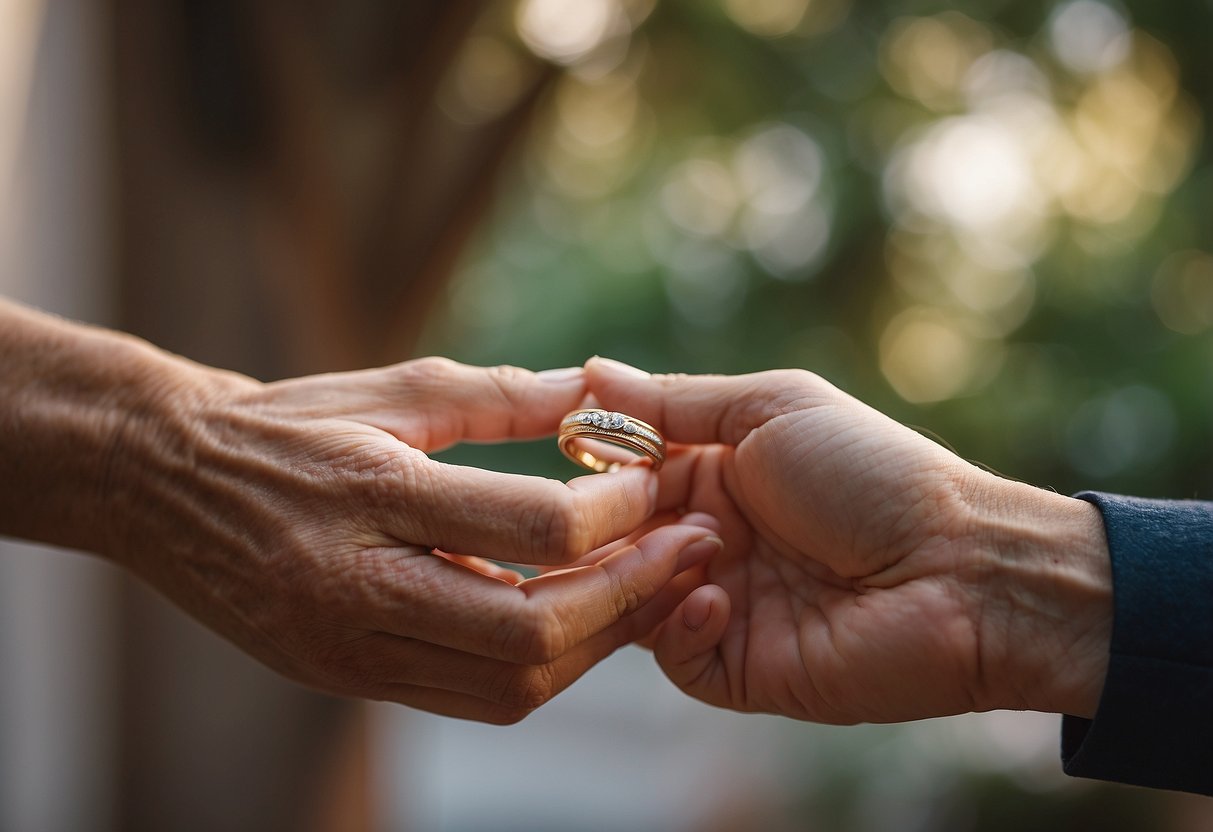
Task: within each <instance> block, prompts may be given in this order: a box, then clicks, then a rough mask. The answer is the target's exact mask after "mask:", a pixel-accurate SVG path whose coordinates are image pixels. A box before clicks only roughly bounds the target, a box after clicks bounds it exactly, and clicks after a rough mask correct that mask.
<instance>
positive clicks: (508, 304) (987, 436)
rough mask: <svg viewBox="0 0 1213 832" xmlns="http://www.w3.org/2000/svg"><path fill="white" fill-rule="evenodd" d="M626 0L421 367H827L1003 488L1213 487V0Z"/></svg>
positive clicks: (477, 255) (462, 280) (554, 117)
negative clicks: (602, 359)
mask: <svg viewBox="0 0 1213 832" xmlns="http://www.w3.org/2000/svg"><path fill="white" fill-rule="evenodd" d="M525 5H526V4H524V6H525ZM531 5H532V6H534V5H539V6H542V5H543V4H542V3H539V4H531ZM591 5H594V4H591ZM607 5H611V4H607ZM621 8H623V9H625V10H626V13H627V14H629V15H631V17H632V18H633V20H632V21H630V22H632V23H634V24H635V30H634V31H633V30H632V29H631V27H630V26H629V27H623V28H624V32H623V34H619V33H618V32H615V33H614V34H612V35H610V36H605V37H601V38H600V40H599V41H597V42H595V43H596V46H595V48H591V49H588V50H583V51H582V52H580V53H577V52H574V53H573V54H572V55H570V54H568V53H567V52H566V53H561V54H558V55H557V57H558V58H559V59H560V60H561V61H562V62H564V63H566V64H568V65H569V69H568V72H567V75H566V77H565V78H564V79H563V80H562V81H561V82H560V85H559V87H558V88H557V89H556V90H554V91H553V94H552V96H551V100H550V102H549V106H548V107H547V108H546V110H545V112H544V113H543V114H542V116H541V118H540V119H539V123H538V125H537V127H536V129H535V131H534V134H533V136H532V137H531V139H530V141H529V143H528V145H527V146H526V147H525V148H524V149H523V151H522V152H521V153H520V159H519V162H520V163H519V164H518V165H517V168H516V171H515V174H514V176H513V177H512V178H511V179H510V181H509V182H508V185H507V187H506V188H505V189H504V192H503V194H502V197H501V199H500V201H499V206H498V209H497V211H496V214H495V218H494V220H493V221H492V222H491V223H490V224H489V226H488V227H486V228H485V229H484V232H483V235H482V237H481V239H480V242H479V244H478V245H477V246H476V247H475V249H474V251H473V253H472V255H471V256H469V257H468V258H467V260H466V263H465V267H464V268H463V270H462V273H461V274H460V276H459V277H458V279H457V280H456V281H455V282H454V283H453V285H452V289H451V302H450V313H449V315H447V316H446V317H445V319H443V320H442V321H441V322H439V323H438V324H436V325H435V326H434V327H433V328H432V330H431V331H430V333H429V334H428V337H427V340H426V344H425V346H426V349H427V351H430V352H437V353H443V354H447V355H451V356H454V357H457V358H459V359H462V360H465V361H469V362H473V363H498V362H506V363H515V364H520V365H523V366H529V367H547V366H556V365H564V364H577V363H580V362H581V361H583V360H584V359H585V358H586V357H587V356H589V355H592V354H596V353H598V354H604V355H610V356H613V357H616V358H620V359H622V360H625V361H630V362H633V363H635V364H637V365H639V366H642V367H645V368H647V369H651V370H661V371H683V372H723V373H738V372H749V371H755V370H762V369H767V368H772V367H787V366H795V367H805V368H808V369H812V370H814V371H817V372H819V373H821V374H822V375H824V376H826V377H827V378H829V379H830V380H832V381H833V382H835V383H836V384H838V385H839V386H841V387H843V388H844V389H846V390H848V391H850V392H852V393H853V394H855V395H857V396H859V397H861V398H863V399H864V400H866V401H868V402H869V403H871V404H873V405H874V406H876V407H878V408H880V409H882V410H884V411H886V412H888V413H890V414H892V415H894V416H895V417H897V418H899V419H900V420H902V421H905V422H907V423H910V424H915V425H921V426H925V427H927V428H929V429H930V431H932V432H934V433H936V434H938V435H939V436H941V437H943V438H945V439H946V440H947V442H949V443H950V444H951V445H953V446H954V447H955V448H956V449H957V450H958V452H960V453H961V454H962V455H964V456H966V457H968V458H971V459H974V460H977V461H980V462H981V463H983V464H986V465H989V466H991V467H993V468H995V469H997V470H999V471H1002V472H1004V473H1006V474H1007V475H1009V476H1013V477H1016V478H1020V479H1024V480H1027V481H1030V482H1034V483H1038V484H1041V485H1045V486H1049V487H1054V488H1056V489H1058V490H1060V491H1063V492H1070V491H1075V490H1078V489H1081V488H1099V489H1106V490H1114V491H1121V492H1131V493H1140V494H1148V495H1158V496H1201V495H1203V496H1209V495H1210V494H1213V475H1211V474H1210V471H1211V469H1213V466H1211V465H1210V462H1211V461H1213V372H1211V371H1213V259H1209V258H1210V255H1209V254H1208V252H1209V251H1210V250H1213V243H1211V242H1210V226H1209V221H1210V218H1211V217H1213V166H1211V160H1210V151H1209V144H1208V142H1207V141H1206V140H1205V139H1204V138H1203V137H1204V132H1203V128H1204V124H1205V122H1207V113H1208V103H1209V100H1210V95H1211V93H1213V89H1211V84H1210V73H1209V72H1208V70H1207V59H1206V56H1205V54H1204V50H1205V45H1206V44H1205V42H1206V41H1207V40H1208V37H1209V34H1210V32H1213V25H1211V24H1213V8H1211V7H1210V5H1209V4H1208V3H1203V4H1202V3H1192V2H1184V3H1180V2H1163V3H1156V2H1136V3H1131V4H1125V5H1105V4H1102V3H1096V2H1094V1H1093V0H1082V1H1081V2H1075V3H1069V4H1057V5H1053V4H1047V3H1043V4H1042V3H1026V4H1025V3H1009V2H995V0H986V2H978V3H970V4H965V5H964V6H963V7H959V6H955V5H948V4H944V3H935V2H918V1H915V0H903V2H883V3H865V4H850V3H848V2H846V0H814V2H811V3H809V2H798V0H787V1H786V2H781V1H780V0H767V2H758V3H754V4H743V3H739V2H724V3H716V2H699V1H698V0H683V1H682V2H677V1H676V0H666V1H665V2H660V3H657V4H656V5H655V7H652V8H651V9H650V8H649V7H648V5H647V4H645V3H626V4H623V5H622V7H621ZM747 9H748V11H746V10H747ZM764 9H765V10H766V11H765V12H764V11H763V10H764ZM739 10H741V11H740V12H739ZM755 10H757V11H755ZM781 10H782V11H781ZM1103 12H1106V14H1103ZM524 13H525V10H524V11H523V12H520V15H519V19H520V25H523V24H524V23H525V21H522V20H521V17H522V15H523V14H524ZM614 13H615V14H617V15H618V14H620V12H619V9H615V10H614ZM1067 13H1068V15H1069V19H1067V18H1066V14H1067ZM764 14H765V17H764V16H763V15H764ZM781 14H782V15H783V17H780V15H781ZM746 15H749V18H747V17H746ZM589 16H590V17H591V18H592V17H593V15H589ZM583 17H584V15H583ZM750 18H753V19H750ZM788 21H791V23H792V25H790V26H789V25H788ZM545 22H547V23H548V24H549V25H550V26H555V27H556V28H557V30H558V29H559V25H560V24H561V20H560V19H559V17H558V16H557V18H556V19H554V20H553V19H548V20H546V21H545ZM1067 26H1068V28H1067ZM764 27H765V28H764ZM915 27H917V28H915ZM575 28H576V27H575V26H574V29H575ZM616 28H619V27H616ZM756 32H757V34H756ZM578 34H579V33H578V32H577V31H574V32H573V33H572V34H571V35H570V36H569V37H572V38H574V41H575V37H576V36H577V35H578ZM580 34H581V36H582V37H589V36H590V35H592V34H594V33H592V32H591V33H590V35H587V34H586V33H585V32H584V31H581V32H580ZM764 34H768V35H770V34H774V35H775V36H764ZM559 35H560V32H559V30H558V31H557V32H556V35H555V36H554V37H555V40H556V45H557V46H561V45H565V46H567V41H568V38H566V43H564V44H562V42H560V40H559ZM501 36H502V37H503V38H509V37H511V36H512V33H502V35H501ZM1067 39H1068V40H1067ZM522 40H523V41H526V38H525V32H524V37H523V39H522ZM1071 41H1072V42H1071ZM527 45H530V46H531V47H532V48H535V47H536V46H538V49H539V51H540V53H541V54H542V53H543V50H544V49H545V47H550V44H544V43H539V44H535V43H534V42H533V39H532V41H530V42H528V44H527ZM574 45H575V44H574ZM1067 50H1069V51H1068V52H1067ZM1101 50H1102V52H1101ZM604 53H605V54H604ZM991 56H993V58H991ZM549 57H550V55H549ZM995 59H1001V63H1000V61H999V60H995ZM1014 59H1020V60H1018V61H1016V60H1014ZM983 62H984V64H983ZM1025 75H1026V76H1027V77H1022V76H1025ZM1101 87H1102V88H1104V93H1105V94H1103V95H1102V97H1101V94H1100V93H1099V90H1100V88H1101ZM1000 98H1001V99H1005V100H1000ZM1037 111H1039V112H1037ZM1024 122H1027V123H1028V124H1029V128H1023V124H1024ZM941 126H942V127H941ZM785 128H790V130H792V131H795V133H792V132H789V131H788V130H786V129H785ZM956 128H959V129H956ZM970 128H972V129H970ZM1021 128H1023V129H1021ZM933 129H934V130H935V131H936V133H935V134H934V135H932V132H931V131H932V130H933ZM780 130H784V133H785V135H783V136H782V138H785V139H786V138H788V137H789V136H790V137H791V138H792V144H793V145H795V139H796V136H802V137H804V139H805V141H804V142H802V146H800V147H796V146H791V147H789V146H787V144H788V143H787V142H784V144H783V145H782V146H781V144H780V142H779V139H780V138H781V137H780V135H779V133H780ZM941 130H942V132H943V133H944V135H942V136H940V135H939V134H940V132H941ZM949 130H951V131H952V133H951V134H948V131H949ZM966 130H969V134H966V133H965V131H966ZM974 130H976V132H973V131H974ZM763 131H767V134H768V135H767V136H766V138H771V136H770V134H771V133H774V134H776V135H775V136H774V140H773V141H768V142H767V143H766V146H765V147H763V146H761V145H762V141H761V139H762V138H763V137H762V134H763ZM982 131H984V132H982ZM756 135H757V136H759V137H760V141H759V142H758V143H757V144H758V145H759V146H757V147H755V142H753V141H752V140H753V138H754V137H755V136H756ZM924 137H925V138H924ZM932 141H934V142H935V145H936V146H931V143H932ZM747 142H749V145H750V147H749V150H750V151H755V152H766V153H767V155H768V156H769V157H770V158H767V159H765V160H764V159H763V158H757V160H754V159H751V160H750V168H751V169H750V170H749V172H748V173H747V172H746V170H745V165H746V160H745V158H743V157H744V154H745V153H746V149H745V148H746V144H747ZM983 143H984V144H983ZM924 145H925V146H926V149H925V150H924V149H923V148H924ZM987 145H989V146H987ZM806 148H807V156H806V155H805V149H806ZM915 148H917V149H918V150H917V152H918V157H915V156H914V153H915V152H916V151H915ZM1059 148H1060V149H1059ZM798 153H800V154H801V156H800V157H798V156H797V154H798ZM781 154H782V156H781ZM750 156H751V157H752V156H754V152H751V153H750ZM907 156H909V157H911V160H910V162H909V163H907V162H906V157H907ZM922 157H925V161H924V158H922ZM806 159H807V163H808V164H809V166H810V167H812V166H813V165H817V167H816V168H814V169H812V170H810V171H808V173H807V174H805V175H804V176H803V177H802V178H803V179H804V180H805V181H803V182H801V183H800V193H795V192H794V193H790V194H789V193H782V194H781V193H780V192H779V188H780V186H781V184H786V183H784V182H781V181H778V180H779V178H780V177H783V179H784V180H786V179H788V178H789V177H791V178H793V179H794V178H795V177H796V176H797V175H799V174H803V173H804V170H803V167H804V165H803V164H802V165H801V169H800V170H799V172H798V169H797V165H798V164H800V163H804V162H806ZM764 164H765V166H766V169H763V166H764ZM899 165H900V166H901V167H902V168H905V167H907V166H908V167H914V166H917V167H919V168H925V171H918V172H917V173H912V174H910V175H909V178H910V179H911V181H909V182H908V183H907V182H903V181H900V180H899V179H898V176H899V174H898V173H897V168H898V166H899ZM755 167H757V170H756V171H755V170H754V168H755ZM1008 168H1009V169H1011V172H1010V173H1006V170H1007V169H1008ZM991 169H994V170H995V172H994V173H993V174H992V173H991ZM999 169H1001V170H1003V172H1004V174H1005V175H999V174H998V173H997V170H999ZM1078 169H1081V171H1080V172H1079V173H1075V171H1076V170H1078ZM747 176H748V177H749V179H750V180H757V181H746V177H747ZM914 176H917V177H918V179H917V180H914V179H913V177H914ZM764 177H765V179H764ZM773 177H774V178H775V179H776V180H777V181H774V182H771V181H769V180H771V179H772V178H773ZM1016 177H1018V178H1016ZM905 178H907V177H906V176H903V177H902V179H905ZM1060 180H1066V181H1065V182H1064V183H1063V184H1062V185H1060V186H1058V185H1057V183H1058V182H1059V181H1060ZM899 182H900V184H899ZM1109 182H1113V183H1116V186H1115V187H1107V188H1105V187H1104V186H1105V185H1107V184H1108V183H1109ZM763 188H766V189H767V191H771V192H772V193H766V192H763V190H762V189H763ZM966 188H967V190H966ZM787 190H789V189H788V188H785V189H784V191H787ZM791 190H792V191H795V188H791ZM805 191H808V192H809V194H808V197H807V201H806V199H805V198H804V192H805ZM768 197H770V198H768ZM781 198H783V199H784V200H785V202H788V203H790V208H789V207H788V205H784V206H782V208H786V209H788V211H787V213H785V214H779V213H778V211H779V210H781V206H780V205H779V204H778V203H779V201H780V199H781ZM763 199H766V200H767V202H768V203H770V202H773V203H775V205H774V208H775V211H774V212H768V214H767V215H765V216H764V215H763V214H762V213H761V211H759V212H755V211H754V210H753V203H754V202H755V201H759V202H761V201H762V200H763ZM798 199H800V200H801V202H800V204H796V202H797V200H798ZM747 200H749V203H748V204H747ZM941 201H942V203H943V204H942V207H940V205H939V204H938V203H940V202H941ZM806 208H807V209H809V210H806ZM823 216H824V218H825V222H826V223H827V225H828V228H827V230H826V232H825V234H824V239H821V240H817V237H820V236H822V234H821V229H820V225H821V218H822V217H823ZM974 218H975V219H974ZM764 220H770V221H769V222H766V223H765V226H764ZM798 223H799V224H800V226H799V227H798ZM774 226H782V227H781V228H780V230H779V231H778V233H777V234H776V239H775V241H774V244H773V245H772V246H771V248H772V250H773V251H774V255H775V256H770V254H771V253H770V252H768V251H765V250H764V248H763V246H764V241H763V234H764V233H765V232H764V231H763V229H764V227H767V228H770V227H774ZM1008 226H1011V227H1012V229H1011V231H1010V232H1007V230H1006V229H1007V227H1008ZM1016 226H1026V228H1023V227H1016ZM801 228H803V229H805V230H803V231H802V230H801ZM798 234H799V235H800V237H801V238H804V237H810V238H813V239H809V240H808V241H807V243H806V242H805V241H804V240H803V239H801V240H800V241H799V242H798V239H797V236H798ZM779 235H782V238H780V237H779ZM768 236H769V235H768ZM991 238H997V239H996V244H995V245H994V246H992V247H993V248H996V249H997V248H1001V249H1004V251H995V252H994V253H993V254H992V255H991V256H987V254H989V253H988V252H985V251H983V250H982V246H984V245H986V243H985V242H983V241H988V240H989V239H991ZM974 241H976V242H975V243H974ZM768 242H769V241H768ZM780 244H782V245H783V247H784V248H785V249H790V251H789V252H784V255H785V256H782V257H780V256H779V254H780V251H779V248H778V247H779V245H780ZM798 244H801V245H800V249H801V250H799V251H798V250H797V245H798ZM815 245H816V246H817V248H814V246H815ZM806 250H807V256H806ZM1007 250H1009V251H1007ZM1185 269H1186V272H1184V270H1185ZM1168 270H1170V271H1168ZM1176 271H1179V272H1184V274H1183V275H1181V276H1178V277H1177V276H1175V274H1174V272H1176ZM958 298H959V299H958ZM1176 308H1178V309H1179V310H1180V311H1179V312H1178V313H1176V312H1175V311H1174V310H1175V309H1176ZM1177 314H1178V317H1179V318H1180V319H1181V320H1178V321H1176V320H1170V321H1168V320H1166V317H1167V316H1168V315H1169V316H1170V317H1171V318H1175V317H1176V315H1177ZM1168 323H1170V324H1171V326H1170V327H1169V326H1168ZM1177 329H1178V330H1179V331H1176V330H1177ZM882 345H883V346H882ZM477 458H478V459H479V458H480V457H477ZM528 459H531V460H533V459H534V454H531V453H529V452H526V453H522V452H519V453H518V454H516V455H513V454H509V453H507V456H506V458H505V459H504V460H502V462H501V463H500V464H503V465H513V464H514V463H515V462H518V463H520V464H523V465H527V464H528V463H527V462H526V460H528ZM490 464H492V461H491V460H490ZM558 465H559V463H558V462H557V466H558ZM542 470H544V471H545V472H547V473H551V472H554V471H560V470H565V471H566V472H567V469H560V468H559V467H546V468H543V469H542Z"/></svg>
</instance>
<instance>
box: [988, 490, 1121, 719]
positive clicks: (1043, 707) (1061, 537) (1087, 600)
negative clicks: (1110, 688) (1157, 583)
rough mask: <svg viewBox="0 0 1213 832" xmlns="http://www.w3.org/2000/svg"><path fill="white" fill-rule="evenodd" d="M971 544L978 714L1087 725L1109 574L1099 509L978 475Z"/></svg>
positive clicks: (1108, 617)
mask: <svg viewBox="0 0 1213 832" xmlns="http://www.w3.org/2000/svg"><path fill="white" fill-rule="evenodd" d="M981 477H982V478H983V480H984V482H983V483H982V485H981V486H980V487H979V488H978V489H977V490H976V491H975V493H978V494H980V496H979V497H978V498H977V499H974V500H972V501H971V502H970V506H971V508H972V509H973V517H972V518H971V520H970V524H969V525H970V528H971V529H972V537H971V538H970V541H969V542H970V545H972V546H973V547H975V549H976V551H977V552H978V560H979V562H981V563H983V564H984V566H985V568H984V569H983V570H982V571H983V572H984V576H983V578H982V585H981V587H979V588H978V590H977V593H978V597H979V598H980V602H979V606H978V610H979V612H978V615H977V628H978V634H979V643H980V645H981V647H980V651H979V653H980V655H979V661H978V665H979V680H980V681H979V685H978V691H977V695H976V697H975V698H976V699H977V700H978V702H979V703H980V705H981V710H992V709H995V708H1013V709H1017V710H1035V711H1045V712H1050V713H1065V714H1071V715H1074V716H1083V717H1090V716H1092V715H1093V714H1094V713H1095V709H1096V707H1097V705H1098V704H1099V695H1100V691H1101V690H1102V688H1103V681H1104V677H1105V675H1106V673H1107V663H1108V648H1109V644H1110V642H1111V636H1112V570H1111V558H1110V556H1109V554H1108V544H1107V538H1106V535H1105V532H1104V527H1103V521H1102V518H1101V516H1100V514H1099V510H1098V509H1096V508H1095V506H1093V505H1091V504H1090V503H1087V502H1085V501H1082V500H1076V499H1073V498H1070V497H1065V496H1062V495H1060V494H1057V493H1055V492H1052V491H1046V490H1043V489H1039V488H1035V487H1033V486H1029V485H1025V484H1023V483H1016V482H1010V481H1007V480H1002V479H1000V478H997V477H994V476H992V475H987V474H984V473H983V474H982V475H981Z"/></svg>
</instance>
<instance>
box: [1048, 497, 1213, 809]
mask: <svg viewBox="0 0 1213 832" xmlns="http://www.w3.org/2000/svg"><path fill="white" fill-rule="evenodd" d="M1075 496H1077V497H1078V498H1079V499H1083V500H1087V501H1088V502H1091V503H1094V504H1095V506H1096V507H1098V508H1099V510H1100V513H1101V514H1102V515H1103V520H1104V527H1105V528H1106V530H1107V535H1108V549H1109V552H1110V553H1111V556H1112V593H1113V622H1112V643H1111V648H1110V653H1109V657H1108V674H1107V678H1106V679H1105V681H1104V686H1103V692H1102V694H1101V696H1100V701H1099V706H1098V708H1097V710H1096V713H1095V717H1094V719H1091V720H1087V719H1079V718H1077V717H1071V716H1067V717H1065V718H1064V719H1063V721H1062V738H1061V739H1062V763H1063V767H1064V769H1065V772H1066V774H1070V775H1073V776H1076V777H1091V778H1096V779H1099V780H1111V781H1114V782H1119V783H1131V784H1134V785H1139V786H1149V787H1152V788H1162V789H1177V790H1181V791H1188V792H1196V793H1198V794H1206V795H1213V503H1205V502H1195V501H1161V500H1144V499H1138V498H1132V497H1118V496H1114V495H1109V494H1100V493H1095V492H1083V493H1081V494H1077V495H1075Z"/></svg>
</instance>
